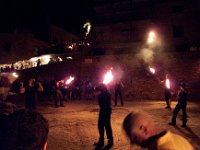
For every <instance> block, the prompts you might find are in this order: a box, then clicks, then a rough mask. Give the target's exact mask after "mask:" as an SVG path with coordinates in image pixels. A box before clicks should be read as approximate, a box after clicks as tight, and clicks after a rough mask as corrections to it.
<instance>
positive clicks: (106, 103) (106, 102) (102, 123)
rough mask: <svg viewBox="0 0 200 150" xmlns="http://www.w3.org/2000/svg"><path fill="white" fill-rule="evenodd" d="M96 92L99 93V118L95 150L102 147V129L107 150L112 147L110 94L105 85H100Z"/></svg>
mask: <svg viewBox="0 0 200 150" xmlns="http://www.w3.org/2000/svg"><path fill="white" fill-rule="evenodd" d="M97 91H100V94H99V95H98V104H99V108H100V110H99V118H98V130H99V141H98V142H97V143H96V142H95V143H94V145H95V150H100V149H102V148H103V147H104V129H105V130H106V134H107V138H108V144H107V146H106V148H107V149H109V148H111V147H112V146H113V134H112V127H111V121H110V120H111V113H112V108H111V94H110V93H109V91H108V89H107V87H106V85H105V84H103V83H101V84H100V85H99V86H98V87H97Z"/></svg>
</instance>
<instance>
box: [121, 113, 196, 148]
mask: <svg viewBox="0 0 200 150" xmlns="http://www.w3.org/2000/svg"><path fill="white" fill-rule="evenodd" d="M123 129H124V131H125V134H126V135H127V137H128V139H129V140H130V142H131V145H133V144H136V145H139V146H141V147H142V148H147V149H148V150H194V148H193V146H192V145H191V144H190V143H189V142H188V141H187V139H185V138H184V137H182V136H180V135H178V134H175V133H172V132H171V131H166V130H161V129H160V128H159V127H158V125H156V124H155V123H154V122H153V120H152V118H151V117H150V116H149V115H148V114H146V113H144V112H139V111H133V112H130V113H129V114H128V115H127V116H126V117H125V119H124V121H123Z"/></svg>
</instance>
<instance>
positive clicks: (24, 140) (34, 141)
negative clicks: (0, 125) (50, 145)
mask: <svg viewBox="0 0 200 150" xmlns="http://www.w3.org/2000/svg"><path fill="white" fill-rule="evenodd" d="M48 132H49V125H48V121H47V120H46V119H45V118H44V117H43V116H42V114H40V113H39V112H35V111H31V110H18V111H15V112H14V113H13V114H11V115H10V116H9V119H8V122H7V126H6V127H5V129H4V131H3V135H1V139H0V140H1V141H0V142H1V143H0V149H1V150H45V149H46V146H47V137H48Z"/></svg>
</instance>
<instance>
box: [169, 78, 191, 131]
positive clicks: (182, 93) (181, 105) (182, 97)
mask: <svg viewBox="0 0 200 150" xmlns="http://www.w3.org/2000/svg"><path fill="white" fill-rule="evenodd" d="M179 87H180V88H179V91H178V103H177V105H176V107H175V109H174V113H173V117H172V121H171V122H170V123H169V125H176V118H177V115H178V112H179V111H180V110H182V112H183V119H182V120H183V123H182V126H181V127H183V128H185V127H186V123H187V111H186V106H187V95H188V90H187V89H186V86H185V83H183V82H181V83H179Z"/></svg>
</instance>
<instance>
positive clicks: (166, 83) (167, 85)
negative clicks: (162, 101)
mask: <svg viewBox="0 0 200 150" xmlns="http://www.w3.org/2000/svg"><path fill="white" fill-rule="evenodd" d="M165 86H166V88H168V89H170V81H169V79H166V81H165Z"/></svg>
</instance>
